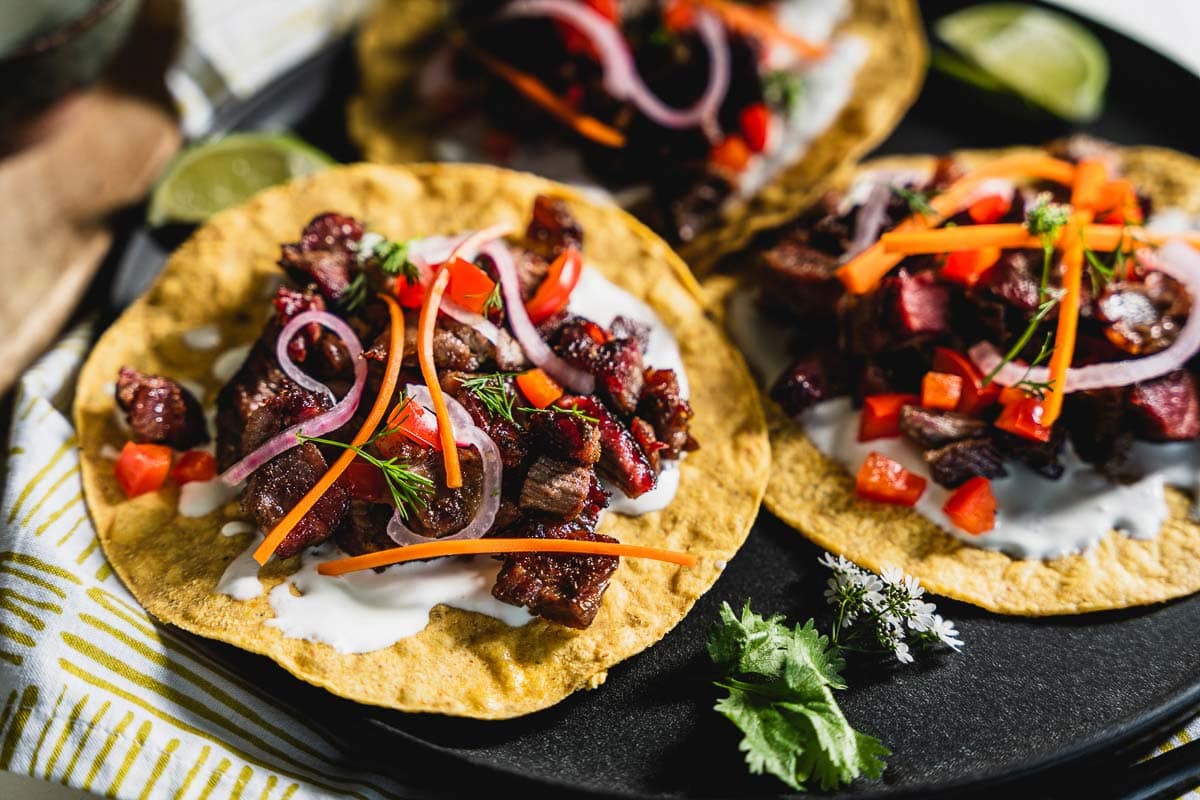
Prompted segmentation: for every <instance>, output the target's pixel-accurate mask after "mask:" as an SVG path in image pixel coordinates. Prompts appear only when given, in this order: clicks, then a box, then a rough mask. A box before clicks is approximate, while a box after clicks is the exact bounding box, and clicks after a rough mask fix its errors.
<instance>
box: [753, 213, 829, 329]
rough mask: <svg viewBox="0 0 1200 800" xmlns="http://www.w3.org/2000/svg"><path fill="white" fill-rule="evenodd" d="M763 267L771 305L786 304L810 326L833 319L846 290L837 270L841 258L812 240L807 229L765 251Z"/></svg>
mask: <svg viewBox="0 0 1200 800" xmlns="http://www.w3.org/2000/svg"><path fill="white" fill-rule="evenodd" d="M762 267H763V269H762V274H763V292H762V297H763V299H764V301H765V302H766V303H767V305H768V306H770V307H775V306H782V307H783V308H784V309H786V311H788V312H789V313H790V314H792V315H793V319H795V320H798V321H803V322H802V324H803V326H804V327H805V328H806V329H808V328H811V327H816V326H818V325H823V326H828V325H829V323H831V322H832V321H833V316H834V309H836V308H837V304H838V300H840V299H841V297H842V294H843V293H844V288H843V286H842V282H841V281H839V280H838V279H837V276H836V275H835V274H834V273H835V272H836V271H837V268H838V260H837V258H836V257H835V256H833V255H831V254H830V253H828V252H826V251H824V250H820V249H818V248H816V247H814V246H813V245H811V244H809V237H808V235H807V232H796V233H795V234H793V235H791V236H788V237H786V238H784V239H783V240H782V241H780V242H779V243H777V244H776V245H775V246H774V247H772V248H771V249H770V250H767V251H766V252H764V253H763V255H762ZM810 319H811V320H812V323H813V324H809V320H810Z"/></svg>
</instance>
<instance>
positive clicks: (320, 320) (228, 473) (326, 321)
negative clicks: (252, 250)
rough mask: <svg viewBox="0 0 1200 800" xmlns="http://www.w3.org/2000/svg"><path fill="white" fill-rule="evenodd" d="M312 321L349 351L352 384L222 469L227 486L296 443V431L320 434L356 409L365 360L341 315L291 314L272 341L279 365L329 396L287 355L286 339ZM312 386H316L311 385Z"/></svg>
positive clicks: (326, 389)
mask: <svg viewBox="0 0 1200 800" xmlns="http://www.w3.org/2000/svg"><path fill="white" fill-rule="evenodd" d="M314 322H315V323H317V324H318V325H321V326H323V327H325V328H328V329H329V330H331V331H333V332H334V333H335V334H337V335H338V336H339V337H340V338H341V340H342V341H343V342H345V344H346V348H347V350H349V351H350V353H351V360H352V361H353V362H354V383H353V384H352V385H351V386H350V389H349V391H347V392H346V394H345V396H344V397H342V399H341V400H339V401H338V402H337V403H335V404H334V406H333V408H331V409H329V410H328V411H325V412H323V413H321V414H318V415H317V416H315V417H313V418H312V419H306V420H304V421H303V422H298V423H296V424H295V425H293V426H291V427H290V428H287V429H285V430H284V431H283V432H282V433H277V434H275V435H274V436H273V437H271V438H270V439H268V440H267V442H266V444H264V445H262V446H261V447H259V448H257V449H256V450H254V451H253V452H251V453H250V454H248V455H247V456H246V457H245V458H243V459H242V460H241V461H238V462H237V463H236V464H234V465H233V466H232V467H230V468H229V469H227V470H225V472H223V473H221V480H222V481H223V482H224V483H226V484H227V485H229V486H236V485H237V484H239V483H241V482H242V481H244V480H246V478H248V477H250V475H251V473H253V472H254V470H256V469H258V468H259V467H261V466H262V465H263V464H265V463H267V462H268V461H270V460H271V459H272V458H275V456H277V455H279V454H280V453H284V452H287V451H288V450H290V449H292V448H293V447H295V446H296V445H298V444H300V441H299V439H297V438H296V434H298V433H300V432H301V431H302V430H303V431H304V432H305V433H306V434H307V435H308V436H324V435H325V434H327V433H329V432H330V431H335V430H337V429H338V428H340V427H342V426H343V425H345V424H346V423H347V422H349V421H350V420H351V419H352V418H353V417H354V412H355V411H356V410H358V403H359V401H360V400H361V399H362V393H363V386H364V385H365V384H366V382H367V362H366V361H365V360H364V359H363V358H362V352H363V348H362V343H361V342H359V340H358V337H357V336H356V335H355V334H354V329H353V328H351V327H350V326H349V325H348V324H347V323H346V321H345V320H343V319H342V318H341V317H338V316H335V315H333V314H330V313H329V312H328V311H305V312H303V313H301V314H297V315H296V316H295V317H293V318H292V320H291V321H290V322H289V323H288V324H287V325H285V326H284V327H283V330H282V331H280V333H279V339H278V341H277V342H276V346H275V352H276V354H278V355H280V359H279V362H280V366H282V367H283V369H284V371H285V372H287V374H288V376H289V377H292V378H293V380H296V382H297V383H299V384H300V385H301V386H304V387H305V388H309V389H311V390H312V391H324V392H327V393H328V394H329V396H330V397H332V396H333V392H332V391H331V390H330V389H329V387H328V386H326V385H325V384H323V383H320V382H318V381H315V380H313V379H312V378H310V377H309V376H307V375H305V374H304V373H303V372H300V370H299V369H297V368H296V365H295V364H293V363H292V361H291V359H290V358H288V356H287V344H288V342H290V341H291V340H292V337H293V336H295V335H296V334H297V333H298V332H299V331H300V329H301V328H303V327H304V326H305V325H311V324H312V323H314ZM288 365H290V366H291V370H289V369H288ZM293 373H295V375H296V376H299V377H303V378H304V379H305V380H304V382H301V381H300V380H298V379H297V378H296V377H294V376H293ZM313 386H315V387H317V388H315V389H313V388H311V387H313Z"/></svg>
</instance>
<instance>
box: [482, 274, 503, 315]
mask: <svg viewBox="0 0 1200 800" xmlns="http://www.w3.org/2000/svg"><path fill="white" fill-rule="evenodd" d="M502 308H504V298H503V297H502V296H501V295H500V281H496V283H495V284H494V285H493V286H492V291H490V292H488V296H487V299H486V300H484V301H483V315H484V316H485V317H486V316H487V315H488V314H491V313H492V312H493V311H499V310H500V309H502Z"/></svg>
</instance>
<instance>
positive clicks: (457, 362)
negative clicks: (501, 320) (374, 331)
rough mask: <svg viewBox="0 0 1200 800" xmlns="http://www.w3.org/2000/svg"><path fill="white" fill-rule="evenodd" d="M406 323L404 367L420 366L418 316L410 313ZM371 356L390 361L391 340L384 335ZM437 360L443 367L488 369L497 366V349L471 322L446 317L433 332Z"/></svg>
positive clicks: (434, 358)
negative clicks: (456, 320)
mask: <svg viewBox="0 0 1200 800" xmlns="http://www.w3.org/2000/svg"><path fill="white" fill-rule="evenodd" d="M405 317H406V318H405V320H404V322H405V325H404V361H403V363H404V366H406V367H412V368H415V367H416V366H417V361H418V359H417V316H416V314H414V313H411V312H409V313H408V314H406V315H405ZM368 357H369V358H372V359H375V360H386V358H387V341H386V337H385V336H384V335H381V336H380V337H379V339H377V340H376V341H375V342H374V343H372V346H371V349H370V351H369V352H368ZM433 362H434V363H435V364H436V365H437V368H438V369H439V370H455V371H458V372H484V371H487V368H490V367H493V366H495V363H496V348H495V347H494V346H493V345H492V343H491V342H489V341H488V340H487V338H486V337H485V336H484V335H483V334H481V333H480V332H479V331H477V330H475V329H474V328H472V327H471V326H470V325H462V324H460V323H457V322H454V321H453V320H450V319H447V318H444V317H443V318H442V319H441V320H439V321H438V326H437V327H436V328H434V331H433Z"/></svg>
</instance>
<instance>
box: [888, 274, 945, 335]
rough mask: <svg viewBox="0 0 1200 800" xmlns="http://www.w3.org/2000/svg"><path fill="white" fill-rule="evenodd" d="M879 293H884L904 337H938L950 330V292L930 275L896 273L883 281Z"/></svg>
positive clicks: (933, 275) (934, 276)
mask: <svg viewBox="0 0 1200 800" xmlns="http://www.w3.org/2000/svg"><path fill="white" fill-rule="evenodd" d="M880 291H882V292H885V293H887V294H886V295H885V296H887V297H888V298H889V299H890V301H891V303H892V307H891V316H892V319H894V321H895V323H896V325H897V326H898V327H899V332H900V333H901V334H904V335H914V334H940V333H947V332H948V331H949V330H950V292H949V290H948V289H947V288H946V286H945V284H942V283H940V282H939V281H938V279H937V275H935V274H934V273H933V272H920V273H917V274H916V275H910V274H909V273H908V271H907V270H903V269H902V270H900V271H899V272H898V273H897V274H896V275H893V276H889V277H887V278H885V279H884V280H883V282H882V284H881V289H880Z"/></svg>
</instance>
